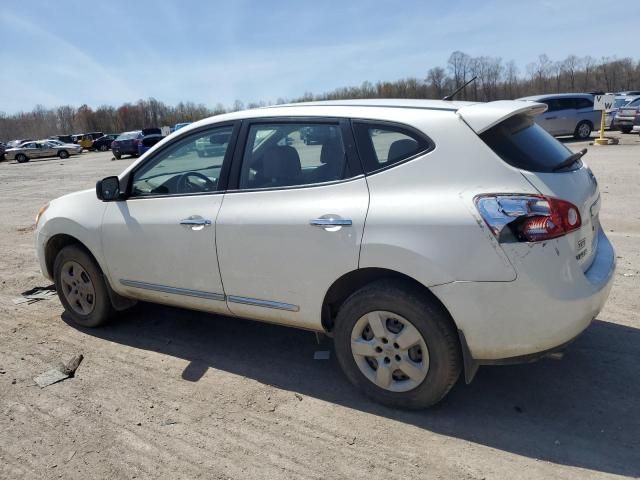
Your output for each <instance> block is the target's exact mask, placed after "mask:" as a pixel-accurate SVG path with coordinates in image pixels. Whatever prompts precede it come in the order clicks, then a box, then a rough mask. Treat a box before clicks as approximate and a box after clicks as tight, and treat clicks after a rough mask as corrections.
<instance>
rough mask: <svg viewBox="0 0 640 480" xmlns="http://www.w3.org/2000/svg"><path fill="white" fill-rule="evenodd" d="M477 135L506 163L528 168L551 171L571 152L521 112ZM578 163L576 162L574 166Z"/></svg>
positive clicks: (535, 170) (523, 168)
mask: <svg viewBox="0 0 640 480" xmlns="http://www.w3.org/2000/svg"><path fill="white" fill-rule="evenodd" d="M480 138H481V139H482V140H483V141H484V142H485V143H486V144H487V145H488V146H489V147H490V148H491V149H492V150H493V151H494V152H495V153H496V154H497V155H498V156H499V157H500V158H502V160H504V161H505V162H507V163H508V164H509V165H512V166H514V167H516V168H521V169H522V170H529V171H531V172H550V171H553V167H555V166H556V165H558V164H559V163H561V162H562V161H564V160H566V159H567V158H568V157H569V156H570V155H571V154H572V152H571V150H569V149H568V148H567V147H565V146H564V145H563V144H562V143H560V142H559V141H557V140H556V139H555V138H553V137H552V136H551V135H550V134H549V133H547V131H546V130H544V129H543V128H542V127H540V126H539V125H538V124H537V123H535V122H534V121H533V119H531V118H529V117H527V116H524V115H516V116H514V117H511V118H509V119H507V120H505V121H504V122H502V123H499V124H498V125H496V126H495V127H493V128H491V129H489V130H487V131H486V132H484V133H482V134H481V135H480ZM580 165H581V163H580V162H576V164H574V168H579V167H580Z"/></svg>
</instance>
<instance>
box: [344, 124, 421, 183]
mask: <svg viewBox="0 0 640 480" xmlns="http://www.w3.org/2000/svg"><path fill="white" fill-rule="evenodd" d="M353 130H354V133H355V137H356V145H357V147H358V153H359V154H360V157H361V159H362V162H363V167H364V171H365V173H373V172H376V171H378V170H382V169H385V168H388V167H390V166H392V165H396V164H398V163H401V162H403V161H405V160H408V159H410V158H413V157H415V156H417V155H420V154H423V153H426V152H428V151H430V150H432V149H433V148H434V146H433V142H431V140H430V139H428V138H427V137H426V136H424V135H422V134H420V133H419V132H418V131H416V130H413V129H410V128H407V127H404V126H401V125H394V124H388V123H377V122H365V121H354V122H353Z"/></svg>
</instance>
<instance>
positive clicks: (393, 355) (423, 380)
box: [335, 280, 461, 409]
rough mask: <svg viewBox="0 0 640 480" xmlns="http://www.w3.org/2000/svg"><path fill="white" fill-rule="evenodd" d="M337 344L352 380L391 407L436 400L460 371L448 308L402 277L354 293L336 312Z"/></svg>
mask: <svg viewBox="0 0 640 480" xmlns="http://www.w3.org/2000/svg"><path fill="white" fill-rule="evenodd" d="M335 349H336V356H337V358H338V361H339V362H340V365H341V366H342V369H343V370H344V372H345V374H346V376H347V378H349V380H350V381H351V383H353V384H354V385H355V386H357V387H358V388H360V389H361V390H362V391H363V392H364V393H365V394H366V395H367V396H368V397H370V398H371V399H373V400H375V401H376V402H379V403H382V404H385V405H388V406H391V407H400V408H410V409H418V408H425V407H429V406H431V405H434V404H436V403H437V402H439V401H440V400H441V399H442V398H443V397H444V396H445V395H446V394H447V393H448V392H449V390H450V389H451V387H452V386H453V384H454V383H455V382H456V380H457V378H458V376H459V375H460V371H461V359H460V352H459V345H458V340H457V335H456V331H455V329H454V328H453V326H452V324H451V321H450V319H449V317H448V314H447V313H446V312H445V311H443V309H442V307H441V306H440V305H438V304H437V303H436V302H435V301H434V300H431V299H430V298H428V297H427V296H426V295H425V294H424V292H421V291H420V290H418V289H417V288H415V287H414V286H413V285H411V284H408V283H404V282H398V281H391V280H382V281H378V282H375V283H372V284H370V285H368V286H366V287H364V288H362V289H361V290H358V291H357V292H356V293H354V294H353V295H351V296H350V297H349V298H348V299H347V300H346V301H345V302H344V304H343V305H342V307H341V308H340V311H339V312H338V318H337V320H336V329H335Z"/></svg>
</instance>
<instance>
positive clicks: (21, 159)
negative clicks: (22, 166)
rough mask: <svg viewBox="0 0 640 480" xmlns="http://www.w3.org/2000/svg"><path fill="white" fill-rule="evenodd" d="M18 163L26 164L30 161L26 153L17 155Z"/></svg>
mask: <svg viewBox="0 0 640 480" xmlns="http://www.w3.org/2000/svg"><path fill="white" fill-rule="evenodd" d="M16 161H17V162H18V163H24V162H28V161H29V157H27V156H26V155H25V154H24V153H19V154H18V155H16Z"/></svg>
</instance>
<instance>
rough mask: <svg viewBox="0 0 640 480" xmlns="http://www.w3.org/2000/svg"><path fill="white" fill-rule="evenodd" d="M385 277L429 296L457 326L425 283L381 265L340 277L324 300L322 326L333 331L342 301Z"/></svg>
mask: <svg viewBox="0 0 640 480" xmlns="http://www.w3.org/2000/svg"><path fill="white" fill-rule="evenodd" d="M383 279H395V280H397V281H399V282H403V283H405V284H406V285H407V286H411V287H412V288H414V289H416V291H418V292H419V293H420V294H421V295H424V296H426V297H428V298H429V299H430V300H432V301H433V302H435V303H436V304H437V305H438V306H439V307H441V308H442V310H443V311H444V312H445V313H446V315H447V317H448V318H449V319H450V320H451V323H452V325H453V326H454V327H455V328H456V330H457V326H456V323H455V321H454V320H453V317H452V316H451V314H450V313H449V310H448V309H447V307H446V306H445V305H444V304H443V303H442V301H441V300H440V299H439V298H438V297H437V296H436V295H434V293H433V292H432V291H431V290H430V289H429V288H428V287H427V286H425V285H424V284H422V283H420V282H419V281H418V280H416V279H415V278H413V277H411V276H409V275H406V274H404V273H401V272H398V271H396V270H391V269H387V268H379V267H365V268H359V269H357V270H352V271H351V272H348V273H346V274H344V275H343V276H341V277H340V278H338V279H337V280H336V281H335V282H333V284H332V285H331V286H330V287H329V289H328V290H327V292H326V294H325V296H324V299H323V302H322V318H321V321H322V327H323V328H324V330H325V332H327V333H331V331H332V329H333V327H334V323H335V318H336V315H337V313H338V310H339V309H340V306H341V305H342V303H343V302H344V301H345V300H346V299H347V298H349V296H350V295H351V294H353V293H354V292H356V291H357V290H359V289H360V288H362V287H364V286H365V285H367V284H369V283H371V282H375V281H378V280H383Z"/></svg>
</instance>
